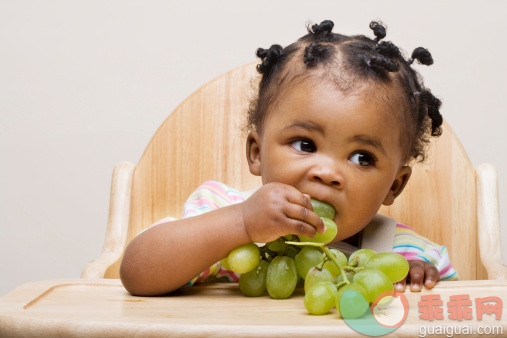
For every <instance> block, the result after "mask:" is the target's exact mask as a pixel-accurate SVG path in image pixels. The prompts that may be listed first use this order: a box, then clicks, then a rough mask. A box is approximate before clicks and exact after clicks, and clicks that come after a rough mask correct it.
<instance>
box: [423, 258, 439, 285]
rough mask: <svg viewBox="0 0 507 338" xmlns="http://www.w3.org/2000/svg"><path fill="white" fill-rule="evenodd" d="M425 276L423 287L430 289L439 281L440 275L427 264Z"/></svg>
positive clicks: (433, 267)
mask: <svg viewBox="0 0 507 338" xmlns="http://www.w3.org/2000/svg"><path fill="white" fill-rule="evenodd" d="M425 275H426V277H425V281H424V286H426V287H427V288H428V289H432V288H433V287H434V286H435V284H437V282H438V281H439V279H440V274H439V272H438V270H437V268H436V267H435V266H434V265H432V264H429V263H428V264H427V265H426V271H425Z"/></svg>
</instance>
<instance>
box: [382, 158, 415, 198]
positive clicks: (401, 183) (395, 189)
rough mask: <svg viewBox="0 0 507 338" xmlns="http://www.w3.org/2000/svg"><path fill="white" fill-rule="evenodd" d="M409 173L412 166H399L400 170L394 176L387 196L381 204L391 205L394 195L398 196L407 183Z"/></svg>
mask: <svg viewBox="0 0 507 338" xmlns="http://www.w3.org/2000/svg"><path fill="white" fill-rule="evenodd" d="M410 175H412V168H411V167H409V166H403V167H401V168H400V170H398V173H397V174H396V178H395V179H394V182H393V184H392V185H391V188H390V189H389V191H388V192H387V196H386V198H385V199H384V202H382V204H384V205H391V204H393V203H394V200H395V199H396V197H398V195H399V194H401V192H402V191H403V189H404V188H405V186H406V185H407V182H408V179H409V178H410Z"/></svg>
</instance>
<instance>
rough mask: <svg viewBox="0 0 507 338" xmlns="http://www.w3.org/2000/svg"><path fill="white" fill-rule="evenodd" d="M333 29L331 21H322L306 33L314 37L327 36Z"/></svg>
mask: <svg viewBox="0 0 507 338" xmlns="http://www.w3.org/2000/svg"><path fill="white" fill-rule="evenodd" d="M333 27H334V23H333V21H331V20H324V21H322V22H321V23H320V24H315V25H313V26H312V28H311V29H308V33H311V34H314V35H320V34H329V33H331V30H332V29H333Z"/></svg>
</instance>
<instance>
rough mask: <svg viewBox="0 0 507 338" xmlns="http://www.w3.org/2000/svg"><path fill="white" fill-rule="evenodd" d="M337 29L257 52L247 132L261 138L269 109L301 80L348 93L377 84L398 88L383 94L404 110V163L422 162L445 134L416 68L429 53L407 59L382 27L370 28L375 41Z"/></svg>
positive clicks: (323, 28) (321, 28)
mask: <svg viewBox="0 0 507 338" xmlns="http://www.w3.org/2000/svg"><path fill="white" fill-rule="evenodd" d="M333 26H334V23H333V22H332V21H331V20H325V21H322V22H321V23H320V24H315V25H312V26H311V27H309V24H308V25H307V31H308V34H306V35H304V36H303V37H301V38H299V39H298V40H297V41H296V42H294V43H292V44H290V45H288V46H287V47H285V48H283V47H282V46H280V45H278V44H274V45H272V46H271V47H269V48H268V49H263V48H258V49H257V52H256V55H257V56H258V57H259V58H260V59H261V60H262V62H261V63H260V64H258V65H257V71H258V72H259V73H260V74H261V79H260V82H259V84H258V88H257V89H256V95H255V97H253V98H252V99H251V101H250V106H249V109H248V119H247V124H246V128H245V129H246V130H247V131H249V130H256V131H257V132H259V133H262V123H263V122H264V120H265V117H266V115H267V112H268V110H269V109H272V108H273V107H274V106H276V104H277V99H278V98H280V97H281V96H283V94H282V92H283V91H284V90H286V89H287V88H286V87H290V84H293V83H295V82H297V81H305V80H307V79H310V78H315V77H317V78H318V79H319V80H324V81H327V82H329V81H330V82H331V83H334V85H335V86H336V87H337V89H339V90H341V91H342V92H344V93H348V92H350V91H352V90H354V89H356V88H357V86H359V85H361V84H364V83H365V82H366V81H373V82H374V83H375V84H377V85H378V88H380V89H387V88H388V86H389V85H394V86H395V87H396V88H398V89H399V90H398V92H399V93H394V94H393V93H392V91H391V92H390V93H388V92H387V91H385V90H384V91H381V92H382V93H383V94H384V95H386V96H389V95H393V96H389V98H390V99H394V103H395V104H396V105H397V107H400V108H402V109H403V110H404V114H403V115H404V116H402V117H401V121H403V123H402V134H401V135H400V137H401V139H400V143H401V144H402V145H403V148H404V152H405V153H404V154H403V162H404V163H408V162H409V161H410V160H413V159H415V160H419V162H423V161H424V160H425V158H426V154H425V153H426V145H427V144H428V142H429V138H430V136H436V137H438V136H440V135H441V134H442V128H441V125H442V122H443V120H442V115H441V114H440V111H439V109H440V106H441V101H440V100H439V99H438V98H436V97H435V96H434V95H433V94H432V93H431V91H430V90H429V89H428V88H425V87H424V84H423V81H422V78H421V77H420V75H419V73H418V72H417V71H415V70H414V69H413V68H412V64H413V62H414V61H416V60H417V61H418V63H419V64H423V65H431V64H433V58H432V56H431V54H430V52H429V51H428V50H427V49H425V48H422V47H418V48H416V49H414V51H413V52H412V54H411V57H410V58H409V59H408V60H406V59H405V57H404V56H403V52H402V51H401V50H400V49H399V48H398V47H396V46H395V45H394V44H393V43H392V42H389V41H380V40H382V39H383V38H384V37H385V36H386V28H385V26H384V25H383V24H382V23H380V22H376V21H372V22H371V23H370V29H372V30H373V34H374V35H375V38H374V39H371V38H368V37H366V36H364V35H353V36H346V35H342V34H337V33H333V32H332V29H333ZM301 61H302V62H301ZM319 66H320V67H319ZM317 69H319V71H320V72H317ZM358 80H359V81H358ZM378 92H380V91H378ZM378 92H377V93H378ZM387 101H390V100H387Z"/></svg>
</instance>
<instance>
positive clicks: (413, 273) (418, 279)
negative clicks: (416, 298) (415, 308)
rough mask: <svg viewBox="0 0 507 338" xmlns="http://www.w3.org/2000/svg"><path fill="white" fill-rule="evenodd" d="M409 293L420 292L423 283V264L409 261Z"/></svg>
mask: <svg viewBox="0 0 507 338" xmlns="http://www.w3.org/2000/svg"><path fill="white" fill-rule="evenodd" d="M409 265H410V271H409V275H410V291H415V292H417V291H421V287H422V284H423V281H424V264H423V262H421V261H410V262H409Z"/></svg>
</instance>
